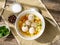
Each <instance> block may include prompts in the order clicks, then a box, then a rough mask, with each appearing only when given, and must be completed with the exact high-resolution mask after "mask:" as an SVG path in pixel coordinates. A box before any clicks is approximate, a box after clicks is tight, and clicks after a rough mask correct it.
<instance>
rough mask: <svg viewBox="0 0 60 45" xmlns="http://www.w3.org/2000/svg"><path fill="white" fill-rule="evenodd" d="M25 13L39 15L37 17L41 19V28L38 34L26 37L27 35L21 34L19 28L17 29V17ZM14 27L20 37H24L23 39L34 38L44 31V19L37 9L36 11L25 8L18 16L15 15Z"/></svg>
mask: <svg viewBox="0 0 60 45" xmlns="http://www.w3.org/2000/svg"><path fill="white" fill-rule="evenodd" d="M25 14H35V15H36V16H37V17H39V18H40V19H41V21H42V29H41V31H40V32H39V34H37V35H35V36H32V37H28V36H25V35H23V34H22V33H21V32H20V31H19V29H18V21H19V19H20V18H21V17H22V16H24V15H25ZM15 28H16V32H17V34H18V35H19V36H20V37H21V38H23V39H25V40H34V39H37V38H38V37H40V36H41V35H42V33H43V32H44V29H45V21H44V18H43V16H42V15H41V14H40V13H39V12H38V11H36V10H25V11H23V12H22V13H20V14H19V16H18V17H17V20H16V23H15Z"/></svg>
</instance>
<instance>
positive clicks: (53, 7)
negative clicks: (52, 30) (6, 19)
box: [0, 0, 60, 45]
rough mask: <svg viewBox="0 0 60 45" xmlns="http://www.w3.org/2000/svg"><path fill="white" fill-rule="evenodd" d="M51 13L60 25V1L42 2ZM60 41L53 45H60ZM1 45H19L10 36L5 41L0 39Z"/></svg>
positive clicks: (48, 0)
mask: <svg viewBox="0 0 60 45" xmlns="http://www.w3.org/2000/svg"><path fill="white" fill-rule="evenodd" d="M42 2H43V3H44V4H45V6H46V7H47V9H48V10H49V12H50V13H51V14H52V16H53V17H54V18H55V20H56V21H57V23H58V24H59V25H60V0H42ZM59 42H60V40H59V41H58V42H56V43H55V44H52V45H60V43H59ZM0 45H18V43H17V41H16V39H15V38H14V37H13V35H12V34H10V35H9V36H8V37H7V38H6V39H5V40H3V39H0Z"/></svg>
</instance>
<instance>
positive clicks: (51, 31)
mask: <svg viewBox="0 0 60 45" xmlns="http://www.w3.org/2000/svg"><path fill="white" fill-rule="evenodd" d="M57 35H60V32H59V30H58V29H57V27H54V26H53V25H52V24H50V23H49V22H48V21H47V20H46V27H45V31H44V33H43V34H42V35H41V36H40V37H39V38H38V39H36V41H37V42H39V43H48V42H52V41H53V39H54V38H55V37H56V36H57Z"/></svg>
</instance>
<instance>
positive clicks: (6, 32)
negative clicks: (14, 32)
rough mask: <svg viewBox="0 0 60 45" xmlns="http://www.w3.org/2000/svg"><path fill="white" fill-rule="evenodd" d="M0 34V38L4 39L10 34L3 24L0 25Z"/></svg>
mask: <svg viewBox="0 0 60 45" xmlns="http://www.w3.org/2000/svg"><path fill="white" fill-rule="evenodd" d="M1 27H2V30H1ZM1 31H3V32H1ZM0 33H1V34H2V35H1V34H0V36H2V37H0V38H6V37H7V36H8V35H9V34H10V28H9V27H8V26H7V25H5V24H4V25H0Z"/></svg>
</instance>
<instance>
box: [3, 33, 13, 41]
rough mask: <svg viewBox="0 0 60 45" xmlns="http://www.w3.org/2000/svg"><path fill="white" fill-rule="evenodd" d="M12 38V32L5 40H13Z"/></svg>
mask: <svg viewBox="0 0 60 45" xmlns="http://www.w3.org/2000/svg"><path fill="white" fill-rule="evenodd" d="M12 39H14V36H13V35H12V33H10V35H9V36H8V37H7V38H6V39H5V40H4V41H11V40H12Z"/></svg>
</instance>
